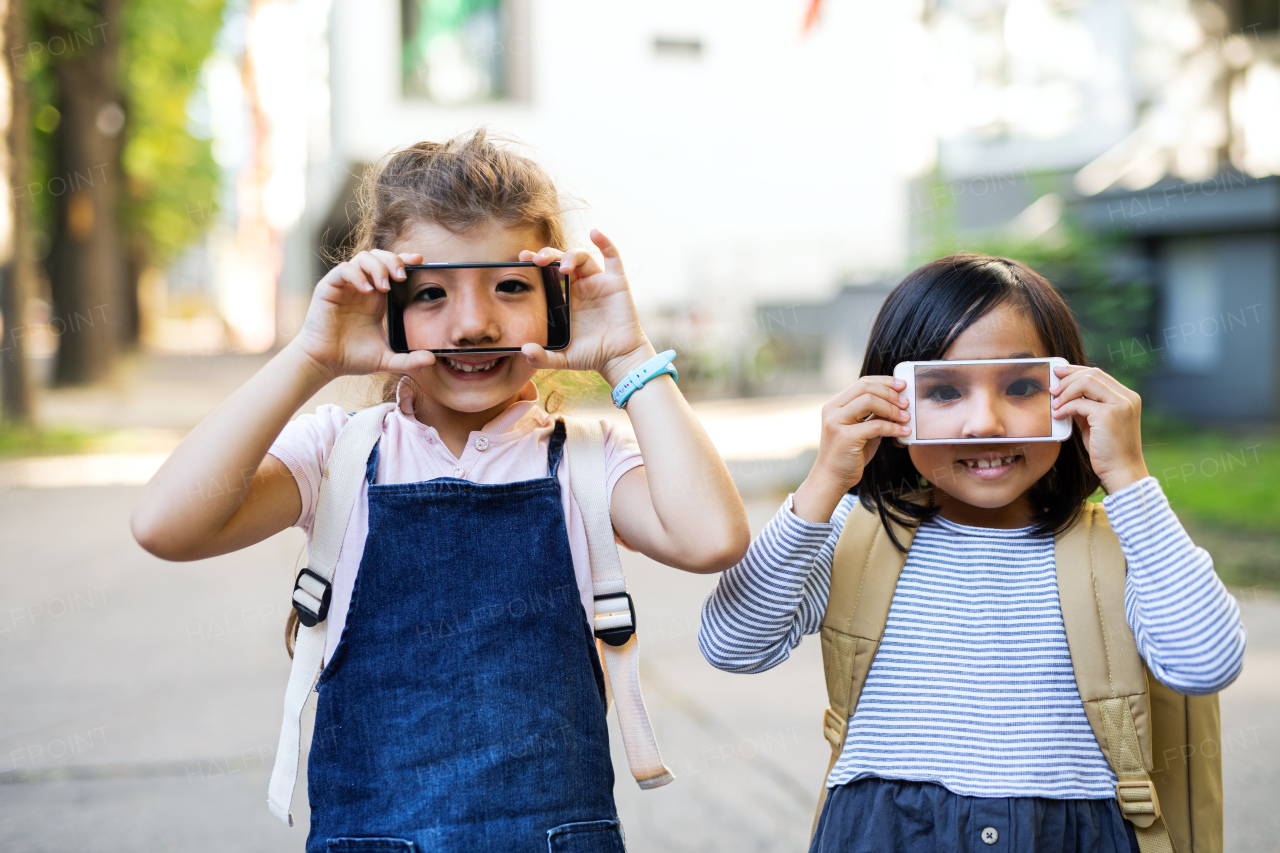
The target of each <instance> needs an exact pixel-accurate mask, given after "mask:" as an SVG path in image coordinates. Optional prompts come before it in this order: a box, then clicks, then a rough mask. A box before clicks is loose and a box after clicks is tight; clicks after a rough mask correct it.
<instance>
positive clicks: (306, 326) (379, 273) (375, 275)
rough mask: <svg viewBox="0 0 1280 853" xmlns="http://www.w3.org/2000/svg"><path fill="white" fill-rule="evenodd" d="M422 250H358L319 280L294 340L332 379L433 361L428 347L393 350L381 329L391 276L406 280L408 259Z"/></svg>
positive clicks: (411, 261)
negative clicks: (403, 350) (408, 252)
mask: <svg viewBox="0 0 1280 853" xmlns="http://www.w3.org/2000/svg"><path fill="white" fill-rule="evenodd" d="M420 263H422V255H417V254H403V255H396V254H394V253H392V252H388V251H385V250H383V249H372V250H370V251H367V252H360V253H359V254H357V255H356V256H355V257H353V258H352V259H351V260H349V261H344V262H343V263H340V264H338V265H337V266H336V267H334V268H333V269H331V270H329V272H328V273H326V274H325V276H324V278H322V279H320V282H319V283H318V284H317V285H316V289H315V292H314V293H313V294H312V296H311V305H310V307H308V308H307V319H306V320H305V321H304V322H303V324H302V331H300V332H299V333H298V335H297V337H295V338H294V339H293V341H292V342H291V343H290V346H296V347H298V348H300V349H301V351H302V352H303V353H305V354H306V355H307V356H308V357H309V358H310V359H311V361H313V362H314V363H315V364H316V366H317V368H318V369H319V370H320V371H321V372H322V373H323V374H324V375H325V376H326V377H327V378H328V379H334V378H336V377H338V376H348V375H363V374H369V373H381V372H390V373H408V372H410V371H413V370H417V369H419V368H422V367H428V366H430V365H432V364H434V363H435V356H434V355H433V354H432V353H430V352H427V351H426V350H420V351H417V352H409V353H402V352H401V353H398V352H392V350H391V346H390V345H389V344H388V343H387V335H386V332H385V331H384V330H383V324H382V318H383V315H384V314H385V313H386V310H387V291H389V290H390V289H391V279H393V278H394V279H395V280H396V281H403V280H404V277H405V275H406V273H405V268H404V267H405V264H420Z"/></svg>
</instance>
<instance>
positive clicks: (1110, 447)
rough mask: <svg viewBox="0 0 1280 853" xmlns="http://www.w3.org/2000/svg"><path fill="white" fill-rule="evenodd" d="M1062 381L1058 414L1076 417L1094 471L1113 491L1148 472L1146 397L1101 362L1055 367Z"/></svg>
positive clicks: (1056, 406) (1056, 405) (1056, 401)
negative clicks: (1144, 432)
mask: <svg viewBox="0 0 1280 853" xmlns="http://www.w3.org/2000/svg"><path fill="white" fill-rule="evenodd" d="M1053 370H1054V373H1056V374H1057V376H1058V377H1059V378H1060V379H1061V380H1062V381H1061V387H1060V388H1059V391H1058V396H1056V397H1055V398H1054V399H1053V416H1054V417H1055V418H1058V419H1062V418H1066V417H1073V418H1075V424H1076V428H1078V429H1079V430H1080V434H1081V435H1082V436H1083V437H1084V445H1085V449H1087V450H1088V451H1089V459H1090V461H1091V462H1092V464H1093V470H1094V473H1096V474H1097V475H1098V479H1100V480H1101V481H1102V487H1103V488H1104V489H1106V490H1107V492H1108V493H1114V492H1117V491H1119V490H1120V489H1123V488H1124V487H1125V486H1128V485H1129V484H1131V483H1136V482H1137V481H1138V480H1141V479H1142V478H1143V477H1146V476H1148V473H1147V463H1146V461H1145V460H1143V458H1142V398H1141V397H1139V396H1138V394H1137V393H1136V392H1134V391H1131V390H1129V389H1128V388H1126V387H1124V386H1123V385H1121V384H1120V383H1119V382H1118V381H1116V380H1115V379H1114V378H1113V377H1111V376H1109V375H1107V374H1106V373H1104V372H1103V371H1101V370H1099V369H1098V368H1096V367H1081V366H1080V365H1078V364H1067V365H1060V366H1058V367H1055V368H1054V369H1053Z"/></svg>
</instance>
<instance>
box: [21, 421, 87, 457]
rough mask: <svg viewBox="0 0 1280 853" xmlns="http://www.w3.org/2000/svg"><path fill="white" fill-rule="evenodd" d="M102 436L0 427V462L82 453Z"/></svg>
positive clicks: (61, 429) (66, 430)
mask: <svg viewBox="0 0 1280 853" xmlns="http://www.w3.org/2000/svg"><path fill="white" fill-rule="evenodd" d="M100 438H101V436H100V435H99V434H98V433H93V432H86V431H84V430H81V429H77V428H71V427H59V428H48V429H36V428H33V427H19V426H12V425H8V424H0V459H3V458H17V457H26V456H62V455H71V454H76V453H85V452H87V451H88V450H89V449H91V448H92V447H93V446H94V444H95V442H97V441H98V440H99V439H100Z"/></svg>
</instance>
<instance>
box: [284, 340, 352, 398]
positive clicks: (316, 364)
mask: <svg viewBox="0 0 1280 853" xmlns="http://www.w3.org/2000/svg"><path fill="white" fill-rule="evenodd" d="M298 340H299V339H298V338H294V339H293V340H291V341H289V343H287V344H285V345H284V347H283V348H282V349H281V350H280V354H279V355H277V356H276V358H280V359H284V360H285V361H286V362H287V363H288V364H289V365H290V366H291V367H292V368H293V369H294V370H296V371H297V372H298V374H299V375H300V376H301V377H302V379H303V381H304V382H305V383H306V386H307V387H308V388H311V389H313V393H314V391H319V390H320V389H321V388H323V387H324V386H326V385H328V384H329V383H330V382H332V381H333V380H335V379H337V378H338V374H337V372H336V371H335V370H333V369H332V368H331V367H329V366H327V365H325V364H323V363H321V362H320V361H319V360H318V359H317V358H316V357H315V356H313V355H311V353H309V352H307V351H306V348H304V347H303V346H302V344H300V343H299V342H298Z"/></svg>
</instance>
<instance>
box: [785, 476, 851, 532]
mask: <svg viewBox="0 0 1280 853" xmlns="http://www.w3.org/2000/svg"><path fill="white" fill-rule="evenodd" d="M848 491H849V487H846V486H842V485H841V484H839V483H836V482H834V481H832V480H830V479H828V478H826V477H816V478H815V477H814V476H813V475H812V474H810V476H808V477H806V478H805V480H804V482H803V483H801V484H800V486H799V487H798V488H797V489H796V491H795V494H794V495H792V498H791V512H792V514H794V515H795V516H796V517H797V518H799V519H801V520H802V521H807V522H810V523H811V524H827V523H830V521H831V516H832V514H834V513H835V511H836V507H837V506H839V504H840V500H841V499H842V498H843V497H844V496H845V495H846V494H847V493H848Z"/></svg>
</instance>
